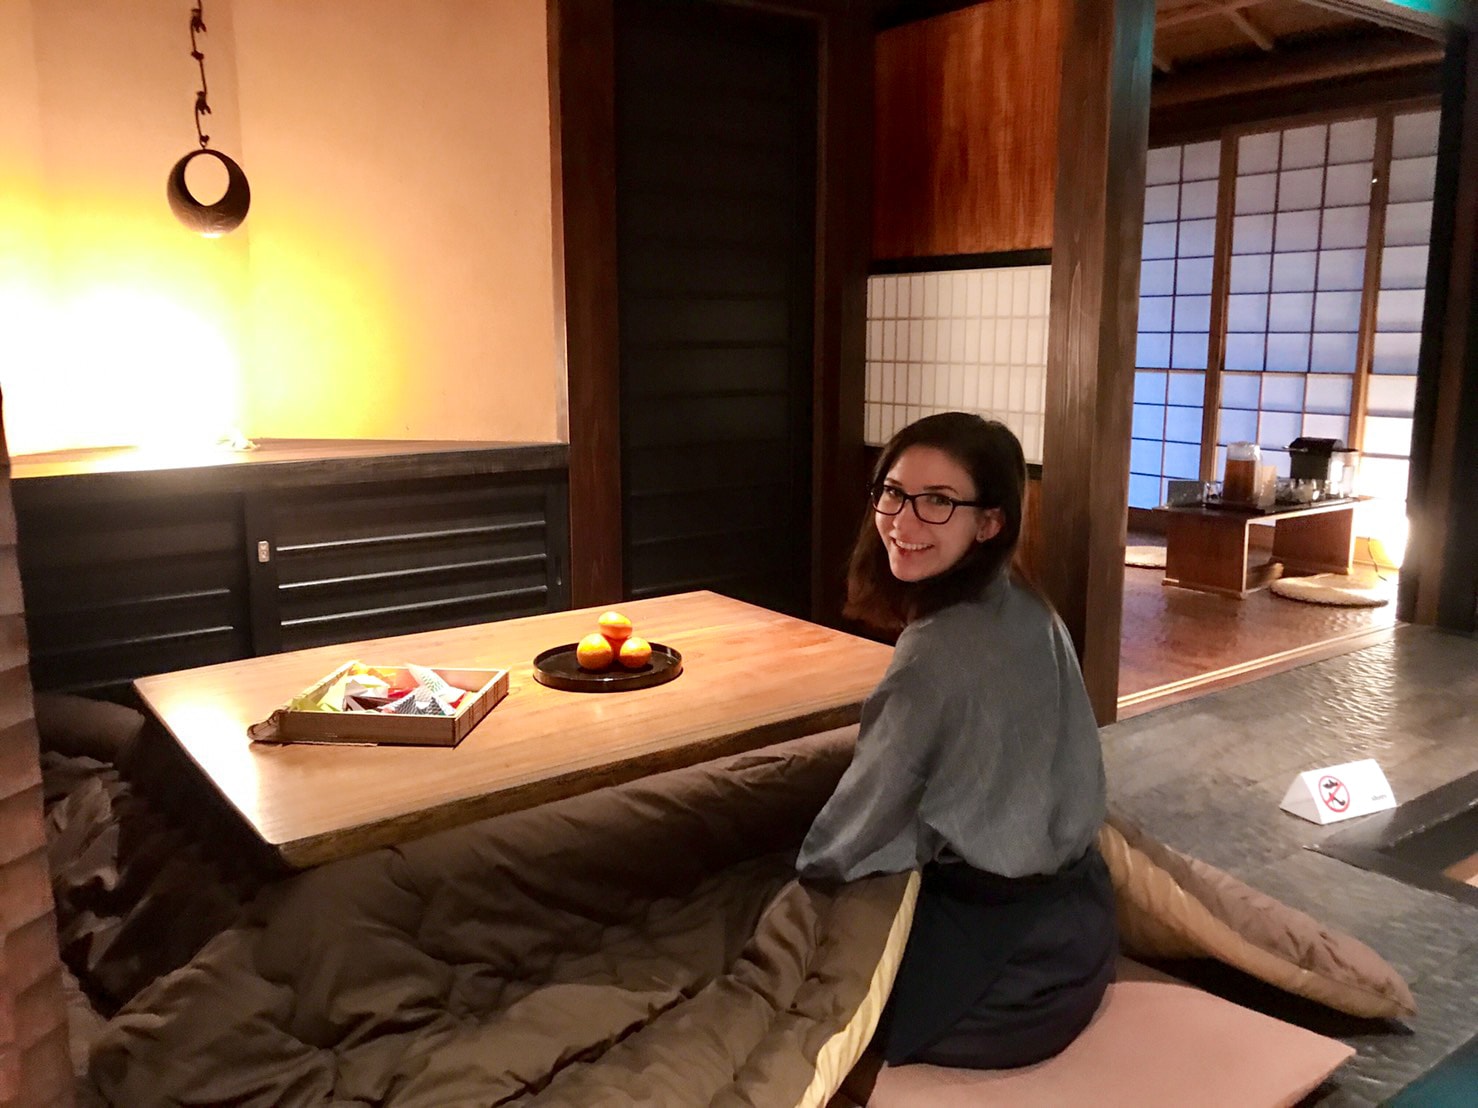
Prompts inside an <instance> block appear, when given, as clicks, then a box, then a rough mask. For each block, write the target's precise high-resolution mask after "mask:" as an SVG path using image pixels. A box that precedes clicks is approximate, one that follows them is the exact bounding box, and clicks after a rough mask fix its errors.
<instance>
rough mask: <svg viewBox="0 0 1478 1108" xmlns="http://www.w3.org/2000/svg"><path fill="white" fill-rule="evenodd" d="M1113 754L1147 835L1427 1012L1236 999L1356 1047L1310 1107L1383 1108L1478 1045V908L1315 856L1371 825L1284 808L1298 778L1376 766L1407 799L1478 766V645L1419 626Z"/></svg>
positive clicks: (1153, 720) (1110, 745) (1224, 700)
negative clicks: (1214, 869) (1346, 954)
mask: <svg viewBox="0 0 1478 1108" xmlns="http://www.w3.org/2000/svg"><path fill="white" fill-rule="evenodd" d="M1104 753H1105V759H1106V762H1107V765H1108V774H1109V792H1110V800H1111V802H1112V803H1113V804H1114V805H1115V806H1117V807H1118V808H1119V809H1121V810H1122V811H1124V812H1126V813H1127V814H1128V815H1130V816H1131V817H1133V818H1134V819H1136V820H1137V821H1138V822H1139V823H1140V824H1142V825H1143V826H1144V828H1145V829H1146V830H1147V831H1149V832H1150V833H1151V834H1153V835H1155V836H1156V837H1158V838H1159V839H1161V840H1162V841H1163V842H1165V843H1167V844H1168V845H1170V846H1172V847H1175V848H1176V849H1178V850H1181V851H1183V852H1185V853H1188V854H1192V855H1194V856H1196V857H1198V858H1201V859H1203V860H1205V861H1207V862H1209V863H1211V864H1212V865H1215V866H1218V867H1220V868H1221V869H1224V870H1226V871H1227V872H1229V873H1232V874H1234V875H1236V876H1237V877H1239V878H1241V879H1242V880H1244V881H1247V882H1248V883H1249V884H1251V885H1253V886H1255V887H1257V888H1259V889H1261V890H1263V891H1264V892H1267V893H1269V894H1270V895H1272V896H1276V897H1278V898H1279V899H1281V900H1283V901H1285V902H1286V903H1288V904H1291V905H1293V906H1294V907H1296V908H1300V909H1302V910H1303V911H1306V912H1308V913H1310V914H1311V915H1313V916H1315V917H1316V918H1317V919H1319V920H1321V921H1323V922H1324V923H1326V924H1328V925H1330V926H1332V927H1336V928H1339V929H1341V930H1343V931H1346V932H1348V933H1350V934H1352V935H1354V936H1356V937H1357V938H1359V939H1361V940H1363V941H1364V942H1366V943H1367V944H1369V945H1370V946H1371V947H1373V948H1374V949H1375V950H1376V951H1378V952H1379V953H1380V954H1381V955H1383V956H1384V957H1385V958H1386V959H1387V960H1388V961H1390V962H1391V963H1392V965H1394V966H1395V967H1396V969H1397V970H1399V971H1400V972H1401V973H1402V975H1403V976H1405V978H1406V980H1407V982H1408V983H1409V984H1410V985H1411V988H1412V992H1413V993H1414V995H1415V997H1416V1001H1417V1005H1418V1012H1417V1015H1416V1016H1415V1017H1413V1018H1412V1019H1410V1020H1408V1021H1403V1022H1401V1023H1397V1022H1392V1021H1362V1020H1354V1019H1342V1018H1333V1017H1332V1016H1331V1014H1330V1013H1327V1012H1324V1011H1323V1010H1322V1009H1317V1008H1315V1006H1312V1005H1300V1004H1296V1003H1295V1004H1289V1003H1287V1002H1286V1000H1283V999H1282V998H1281V994H1279V995H1269V994H1268V993H1266V992H1263V993H1259V992H1257V990H1256V989H1255V988H1250V989H1243V990H1242V992H1243V994H1244V995H1241V996H1237V995H1233V996H1232V999H1237V1000H1240V1001H1241V1002H1243V1003H1249V1004H1250V1005H1251V1006H1253V1007H1263V1006H1264V1004H1265V1005H1266V1006H1265V1010H1268V1011H1270V1013H1271V1014H1274V1015H1278V1016H1280V1017H1282V1018H1285V1019H1291V1020H1293V1021H1294V1022H1298V1023H1303V1024H1305V1025H1306V1026H1310V1027H1311V1028H1312V1029H1313V1030H1317V1031H1320V1032H1322V1033H1324V1034H1331V1035H1334V1036H1335V1037H1337V1038H1342V1039H1344V1040H1345V1041H1347V1042H1348V1043H1350V1045H1351V1046H1354V1047H1355V1048H1356V1050H1357V1051H1358V1054H1357V1055H1356V1057H1354V1058H1353V1059H1351V1060H1350V1061H1349V1062H1348V1063H1346V1065H1345V1066H1344V1067H1342V1068H1341V1069H1340V1070H1339V1072H1338V1073H1337V1074H1336V1075H1335V1076H1334V1077H1333V1078H1332V1079H1331V1081H1330V1082H1329V1083H1328V1084H1327V1085H1326V1086H1325V1087H1323V1088H1322V1089H1321V1090H1320V1092H1319V1093H1318V1094H1317V1095H1316V1096H1315V1097H1313V1098H1311V1100H1310V1102H1309V1103H1314V1104H1317V1105H1319V1108H1343V1106H1346V1105H1376V1104H1379V1103H1381V1102H1382V1101H1383V1100H1385V1099H1386V1098H1387V1097H1389V1096H1391V1095H1393V1094H1394V1093H1395V1092H1397V1091H1398V1090H1400V1089H1401V1088H1402V1087H1403V1086H1405V1085H1406V1084H1408V1083H1409V1082H1411V1081H1413V1080H1415V1079H1416V1078H1417V1077H1420V1076H1421V1075H1422V1074H1423V1073H1425V1072H1427V1071H1428V1070H1429V1069H1431V1068H1432V1067H1433V1066H1434V1065H1436V1064H1437V1063H1438V1062H1439V1061H1441V1060H1442V1059H1443V1058H1444V1057H1446V1056H1447V1055H1448V1054H1450V1053H1451V1052H1452V1051H1453V1050H1455V1049H1457V1048H1458V1047H1459V1046H1461V1045H1462V1044H1463V1043H1465V1042H1466V1041H1467V1040H1468V1039H1470V1038H1473V1037H1474V1035H1475V1034H1478V908H1475V907H1471V906H1468V905H1465V904H1462V903H1459V902H1458V901H1456V900H1453V899H1450V898H1448V897H1446V896H1443V895H1441V894H1440V893H1435V892H1428V891H1424V890H1422V889H1417V888H1413V887H1411V886H1408V885H1405V884H1402V883H1400V882H1398V881H1395V880H1393V879H1391V878H1388V877H1385V876H1382V875H1380V874H1377V873H1371V872H1368V871H1366V870H1362V869H1358V868H1356V867H1354V866H1351V865H1348V864H1346V863H1344V862H1341V861H1338V860H1336V859H1334V858H1330V857H1326V856H1324V855H1321V854H1317V853H1314V852H1313V851H1310V850H1305V849H1304V845H1305V844H1307V843H1313V842H1316V841H1319V840H1320V839H1322V838H1323V837H1325V836H1328V835H1330V834H1335V833H1338V832H1339V831H1341V830H1343V829H1344V828H1346V827H1349V826H1351V824H1352V823H1353V822H1356V821H1350V822H1347V823H1344V824H1333V825H1330V826H1329V827H1323V828H1321V827H1318V826H1316V825H1315V824H1312V823H1308V822H1305V821H1303V820H1300V819H1297V818H1295V817H1293V816H1290V815H1287V814H1286V813H1284V812H1282V811H1280V810H1279V808H1278V804H1279V801H1280V800H1281V799H1282V797H1283V793H1284V791H1285V790H1286V789H1287V787H1288V785H1289V784H1290V783H1291V782H1292V780H1293V778H1294V777H1295V776H1296V775H1297V774H1298V773H1300V772H1302V771H1303V770H1307V769H1315V768H1318V767H1321V766H1327V765H1334V764H1338V763H1341V762H1349V761H1354V760H1356V759H1359V758H1367V757H1370V758H1375V759H1376V760H1377V761H1378V762H1379V763H1380V766H1381V768H1382V769H1383V770H1384V771H1385V773H1386V776H1387V778H1388V779H1389V781H1390V783H1391V786H1392V789H1393V791H1394V793H1395V796H1396V799H1397V801H1398V802H1401V801H1407V800H1414V799H1415V798H1416V797H1418V796H1420V795H1421V794H1423V793H1425V792H1427V791H1428V790H1430V789H1433V788H1435V787H1437V786H1439V785H1442V784H1445V783H1447V782H1449V781H1452V780H1454V779H1456V778H1458V777H1461V776H1463V775H1465V774H1468V773H1472V772H1474V771H1475V770H1478V639H1475V638H1471V637H1467V636H1459V635H1449V634H1444V633H1442V632H1437V631H1433V630H1430V629H1428V628H1418V627H1405V626H1403V627H1401V628H1399V629H1398V630H1397V631H1396V632H1395V635H1394V638H1392V639H1391V640H1390V641H1387V642H1384V643H1381V644H1379V645H1377V646H1373V647H1370V648H1368V649H1365V650H1360V651H1357V652H1355V653H1352V654H1347V655H1344V656H1342V657H1338V658H1332V659H1329V660H1326V661H1322V662H1315V663H1312V664H1310V665H1307V666H1303V667H1301V668H1298V669H1294V670H1290V671H1288V672H1285V673H1280V674H1277V675H1275V676H1272V677H1267V678H1264V679H1262V680H1257V681H1253V682H1251V683H1249V684H1246V685H1241V686H1238V687H1235V688H1230V689H1226V690H1223V691H1220V692H1215V693H1211V694H1208V695H1206V696H1203V697H1200V698H1198V699H1195V700H1190V701H1187V702H1184V703H1181V704H1176V705H1173V706H1171V707H1168V708H1163V709H1160V710H1157V711H1152V712H1149V713H1147V714H1145V715H1141V716H1138V717H1136V718H1134V719H1130V720H1127V721H1125V722H1122V723H1118V724H1115V725H1113V726H1111V727H1109V728H1106V729H1105V730H1104ZM1203 983H1204V982H1203ZM1233 984H1234V986H1235V983H1233ZM1249 998H1250V999H1249ZM1259 1000H1261V1001H1263V1002H1264V1003H1263V1004H1260V1003H1258V1001H1259Z"/></svg>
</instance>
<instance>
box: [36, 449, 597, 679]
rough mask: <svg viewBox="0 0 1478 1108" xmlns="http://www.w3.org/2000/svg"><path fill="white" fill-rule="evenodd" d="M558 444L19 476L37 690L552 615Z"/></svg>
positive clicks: (96, 458)
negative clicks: (379, 638) (540, 614)
mask: <svg viewBox="0 0 1478 1108" xmlns="http://www.w3.org/2000/svg"><path fill="white" fill-rule="evenodd" d="M565 464H566V448H565V447H564V446H563V445H562V444H499V443H470V444H451V443H388V442H382V443H367V442H338V443H335V442H301V441H292V442H288V441H278V442H266V443H263V444H262V448H261V449H260V450H258V451H255V452H252V453H250V454H246V455H231V456H227V457H226V458H225V460H223V461H222V462H221V463H220V464H212V465H202V466H188V467H178V468H150V467H147V466H145V465H143V464H141V462H140V461H139V456H137V455H134V454H132V453H130V452H123V451H79V452H68V453H67V454H58V455H48V456H42V455H34V456H31V457H29V458H19V459H16V461H15V464H14V471H13V476H14V477H15V478H16V479H15V481H14V484H13V489H14V496H15V509H16V516H17V523H18V526H19V532H20V551H19V552H20V566H21V581H22V586H23V588H24V590H25V596H26V616H27V620H26V625H27V631H28V634H29V638H30V646H31V657H32V674H33V678H34V682H35V685H36V687H37V688H42V689H68V690H73V691H82V692H89V691H90V692H99V693H104V694H106V693H112V692H117V691H119V690H121V689H123V688H125V687H126V685H127V683H128V682H129V681H131V680H133V679H134V678H135V677H140V676H143V675H145V674H150V673H161V672H166V671H169V670H175V669H184V668H188V667H192V666H200V665H209V664H211V663H214V662H223V661H229V660H232V659H235V658H244V657H250V656H252V655H257V654H270V653H275V652H277V651H280V650H293V649H298V648H302V647H308V646H321V645H325V644H329V643H334V642H350V641H354V640H358V639H365V638H371V637H378V636H381V635H396V634H403V633H406V632H411V631H422V630H431V629H434V628H439V627H451V626H457V625H461V624H469V623H481V622H487V621H491V620H497V619H506V618H511V617H514V616H523V615H532V614H535V613H538V612H546V611H557V610H560V609H563V608H566V607H568V605H569V591H568V584H567V573H566V566H565V561H566V557H567V551H568V546H569V540H568V508H567V498H568V492H567V488H568V484H567V475H566V469H565Z"/></svg>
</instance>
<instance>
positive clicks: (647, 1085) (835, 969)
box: [88, 728, 908, 1108]
mask: <svg viewBox="0 0 1478 1108" xmlns="http://www.w3.org/2000/svg"><path fill="white" fill-rule="evenodd" d="M854 736H855V728H849V729H845V730H843V731H839V732H830V733H827V734H824V735H818V736H811V737H809V738H806V739H801V740H796V741H795V742H791V743H787V744H783V745H780V746H775V747H771V748H768V749H766V750H763V751H758V752H755V753H751V754H746V755H740V756H735V757H731V758H727V759H724V760H721V761H717V762H713V763H709V764H706V765H703V766H698V767H694V768H692V769H688V770H682V771H677V772H673V773H668V774H663V775H660V776H656V777H651V778H647V779H645V780H643V781H638V782H634V783H632V784H629V785H623V786H620V787H616V788H609V789H604V790H600V791H598V792H595V793H591V794H588V795H586V796H581V797H575V798H572V799H570V800H567V801H562V802H559V803H555V804H550V805H546V806H544V807H540V808H536V809H533V810H531V811H527V812H520V813H516V814H513V815H509V816H502V817H498V818H495V819H491V820H486V821H484V822H482V823H478V824H473V825H471V826H468V827H465V828H460V829H458V830H456V831H451V832H446V833H443V834H439V835H435V836H432V837H429V838H426V839H422V840H420V841H418V842H415V843H411V844H409V845H406V846H403V847H399V848H395V849H387V850H380V851H376V852H374V853H372V854H368V855H365V856H363V857H360V858H356V859H352V860H349V861H346V862H343V863H338V864H334V865H330V866H325V867H323V868H322V869H319V870H315V871H312V872H309V873H306V874H303V875H301V876H299V877H297V878H294V879H292V880H291V881H289V882H286V883H285V884H282V885H279V886H276V887H273V888H271V889H269V890H267V891H266V892H265V893H263V894H262V895H261V896H260V897H259V898H258V899H257V901H256V902H255V903H254V904H253V905H252V906H251V907H250V908H249V909H248V910H247V912H246V914H245V915H244V917H243V918H242V919H241V920H240V921H239V922H238V923H237V924H236V925H235V926H233V927H231V928H229V929H227V930H226V931H224V932H223V933H221V934H220V935H218V936H217V937H216V938H215V939H213V940H212V941H211V942H210V943H209V944H208V945H207V946H206V947H205V949H204V950H202V951H201V952H200V954H199V955H197V956H196V957H195V958H194V959H193V960H192V961H191V962H190V963H189V964H188V965H186V966H184V967H183V968H181V969H179V970H176V971H175V972H173V973H170V974H168V975H166V976H165V977H163V978H161V979H160V980H158V981H156V982H155V983H153V984H152V985H150V986H149V987H148V988H146V989H145V990H143V991H142V992H141V993H140V994H139V995H138V996H137V997H135V998H134V1000H133V1001H132V1002H131V1003H130V1004H129V1005H128V1006H127V1007H125V1008H124V1009H123V1010H122V1011H121V1012H120V1013H119V1014H118V1015H117V1016H116V1017H115V1018H114V1019H113V1020H112V1021H111V1023H110V1024H109V1026H108V1028H107V1030H106V1031H105V1033H104V1035H103V1037H102V1038H101V1040H100V1041H99V1042H98V1044H97V1046H96V1048H95V1049H94V1052H93V1055H92V1064H91V1068H90V1072H89V1075H88V1081H89V1083H90V1084H91V1086H92V1088H91V1090H90V1092H91V1093H93V1094H96V1095H100V1096H101V1097H102V1098H103V1099H104V1100H105V1101H106V1102H108V1103H112V1104H118V1105H128V1106H130V1108H143V1106H147V1105H173V1104H221V1103H230V1104H234V1105H263V1106H266V1105H273V1106H295V1105H329V1104H332V1105H394V1106H397V1108H410V1106H421V1105H424V1106H427V1108H433V1106H434V1108H446V1106H448V1105H499V1104H532V1103H538V1104H541V1105H546V1104H547V1105H579V1106H582V1108H589V1106H593V1105H602V1104H623V1105H624V1104H644V1105H708V1104H713V1105H745V1104H748V1105H764V1106H777V1108H778V1106H784V1105H795V1104H802V1103H808V1104H810V1103H824V1102H825V1098H826V1096H827V1095H829V1093H830V1092H831V1091H832V1089H831V1088H822V1087H818V1085H819V1084H825V1083H824V1082H822V1083H818V1082H817V1081H816V1076H817V1067H818V1062H817V1059H818V1055H819V1054H821V1053H822V1051H823V1048H824V1047H825V1046H826V1044H828V1043H829V1042H833V1043H834V1042H838V1041H842V1039H847V1040H849V1041H850V1040H851V1039H856V1038H857V1037H858V1036H859V1035H860V1042H859V1043H858V1044H857V1049H858V1050H860V1048H861V1045H863V1044H865V1043H866V1041H867V1038H868V1035H869V1034H870V1032H871V1025H870V1024H868V1025H867V1026H865V1027H862V1028H860V1029H858V1028H856V1027H854V1028H853V1029H852V1030H851V1033H850V1035H840V1034H839V1033H841V1032H843V1031H844V1029H846V1028H847V1027H848V1025H849V1024H850V1023H852V1022H853V1021H854V1017H856V1018H858V1019H859V1020H860V1021H861V1022H866V1021H867V1019H868V1018H869V1013H871V1018H875V1012H872V1010H871V1009H870V1008H869V1006H868V1004H865V1003H864V1000H865V998H866V997H867V996H868V994H869V990H870V989H871V990H872V991H873V992H874V993H876V992H877V986H876V985H875V983H874V980H873V979H874V975H875V972H876V971H877V970H878V967H879V963H880V959H881V958H882V952H883V949H884V946H885V945H886V944H887V943H888V941H889V935H890V931H891V930H892V929H893V927H894V921H895V917H897V916H899V915H900V905H902V904H903V903H904V902H905V900H906V898H907V897H906V892H905V890H906V887H907V883H908V878H907V876H906V875H899V876H896V877H887V878H877V879H872V880H869V881H864V882H859V883H857V884H855V885H852V886H848V887H846V888H843V889H841V890H838V891H835V892H826V891H820V890H815V889H810V888H804V887H802V886H800V885H799V884H797V883H796V882H795V880H794V879H793V861H794V852H795V850H796V848H797V847H798V845H799V843H800V840H801V838H802V836H803V835H804V833H805V831H806V828H807V827H808V826H809V824H810V821H811V819H812V817H813V816H814V814H815V812H816V811H817V810H818V809H819V807H820V806H821V804H822V803H823V802H824V801H825V799H826V797H827V796H828V795H829V794H830V792H831V790H832V788H833V787H834V785H835V783H836V780H837V778H838V777H839V776H840V774H841V772H842V770H843V769H844V768H845V766H846V764H847V761H848V759H849V757H850V755H851V748H852V742H853V739H854ZM905 918H906V916H905ZM894 940H895V943H896V940H897V936H896V934H895V935H894ZM886 988H887V983H886V982H885V983H883V984H882V985H881V989H882V990H883V992H884V993H885V992H886ZM860 1010H861V1011H862V1012H863V1014H862V1015H861V1016H859V1011H860ZM853 1057H855V1054H854V1055H853ZM846 1064H847V1063H843V1066H844V1067H845V1065H846ZM836 1079H837V1080H838V1081H839V1080H840V1075H839V1074H838V1075H836Z"/></svg>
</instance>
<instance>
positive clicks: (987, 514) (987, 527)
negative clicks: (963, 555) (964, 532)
mask: <svg viewBox="0 0 1478 1108" xmlns="http://www.w3.org/2000/svg"><path fill="white" fill-rule="evenodd" d="M1004 526H1006V520H1005V517H1004V516H1003V515H1002V514H1001V509H999V508H985V509H984V510H982V511H981V513H980V526H979V527H977V528H976V529H975V541H976V542H990V540H991V539H993V538H995V537H996V536H997V535H999V534H1000V533H1001V528H1002V527H1004Z"/></svg>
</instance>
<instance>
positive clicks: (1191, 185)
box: [1129, 141, 1221, 508]
mask: <svg viewBox="0 0 1478 1108" xmlns="http://www.w3.org/2000/svg"><path fill="white" fill-rule="evenodd" d="M1220 172H1221V144H1220V143H1219V142H1214V141H1213V142H1199V143H1192V144H1191V145H1188V146H1164V147H1157V148H1156V149H1154V150H1151V151H1150V152H1149V163H1148V166H1147V170H1146V186H1145V195H1144V244H1143V248H1142V251H1141V258H1142V261H1141V263H1140V271H1139V274H1140V276H1139V335H1138V344H1137V352H1136V355H1135V373H1134V420H1133V424H1132V427H1131V434H1132V436H1133V437H1132V440H1131V442H1130V451H1129V504H1130V506H1131V507H1135V508H1152V507H1154V506H1155V505H1156V504H1161V503H1164V501H1165V490H1166V483H1167V482H1168V481H1170V480H1173V479H1175V478H1195V477H1198V476H1199V475H1200V472H1201V411H1202V407H1203V405H1204V403H1205V394H1206V362H1207V357H1208V355H1209V353H1210V338H1211V336H1210V333H1209V332H1210V327H1211V271H1212V266H1213V263H1214V260H1215V259H1214V255H1215V252H1216V212H1217V205H1218V195H1219V189H1220V181H1219V180H1218V178H1219V175H1220Z"/></svg>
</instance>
